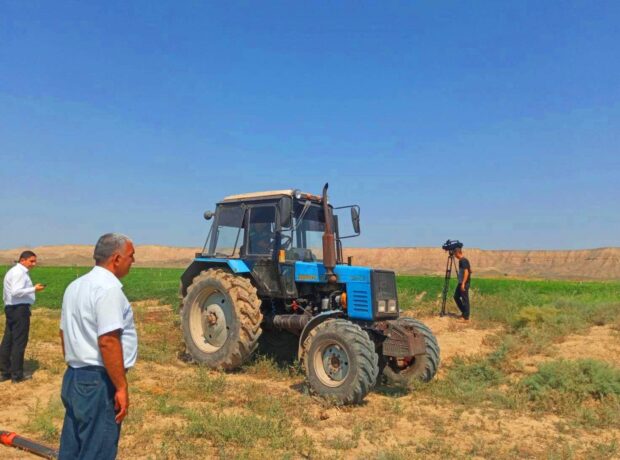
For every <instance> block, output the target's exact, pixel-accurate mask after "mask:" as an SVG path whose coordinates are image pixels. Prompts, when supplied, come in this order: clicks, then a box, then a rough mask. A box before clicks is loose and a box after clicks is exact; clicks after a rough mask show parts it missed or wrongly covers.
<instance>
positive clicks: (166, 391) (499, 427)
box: [0, 302, 620, 459]
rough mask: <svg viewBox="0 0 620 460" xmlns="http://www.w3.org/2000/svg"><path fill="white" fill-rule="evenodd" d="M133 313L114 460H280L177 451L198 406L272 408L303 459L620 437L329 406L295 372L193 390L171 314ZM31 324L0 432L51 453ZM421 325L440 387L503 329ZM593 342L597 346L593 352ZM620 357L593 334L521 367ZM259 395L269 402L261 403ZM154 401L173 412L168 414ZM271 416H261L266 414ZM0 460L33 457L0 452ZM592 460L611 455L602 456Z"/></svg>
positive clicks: (407, 410) (36, 322) (49, 385)
mask: <svg viewBox="0 0 620 460" xmlns="http://www.w3.org/2000/svg"><path fill="white" fill-rule="evenodd" d="M134 310H135V311H136V317H137V320H138V328H139V333H140V338H141V351H140V353H141V356H140V360H139V362H138V365H137V366H136V369H134V370H133V371H132V372H131V375H130V385H131V396H132V407H131V412H130V416H129V419H128V422H127V423H126V425H124V427H123V436H122V440H121V446H120V452H119V458H121V459H140V458H279V457H277V456H274V455H275V454H273V453H271V452H270V451H269V449H266V448H262V447H260V444H257V445H256V446H254V445H252V443H249V444H248V445H243V446H241V447H238V446H237V447H236V448H234V449H233V450H232V451H230V452H227V451H226V450H222V449H223V448H222V447H221V446H220V447H215V446H214V447H213V449H211V450H209V449H210V448H209V447H207V450H206V451H205V450H204V449H203V450H199V451H193V450H192V448H190V447H188V446H183V436H185V434H184V433H187V430H186V428H187V421H186V420H184V419H183V418H182V417H181V416H180V415H179V414H178V413H177V412H175V410H174V404H181V405H183V406H184V407H185V408H186V409H187V408H189V409H191V408H194V407H199V406H200V404H201V403H202V402H205V401H207V402H208V403H209V404H210V405H211V406H210V407H214V408H215V409H214V410H216V411H220V413H222V414H231V413H232V414H234V413H237V412H244V411H247V410H249V408H254V409H256V408H257V407H261V406H260V405H261V404H264V403H265V401H269V404H272V405H273V404H275V405H276V406H277V407H278V408H279V410H283V411H284V412H285V413H286V414H288V420H289V421H290V426H291V429H292V432H293V433H295V436H294V438H293V439H291V440H290V442H291V443H295V442H302V441H298V439H299V440H304V441H303V442H305V443H306V444H307V445H308V446H309V447H308V450H307V452H305V451H303V449H302V450H298V451H297V453H295V454H291V455H288V456H285V457H282V458H334V459H341V458H342V459H357V458H382V459H401V458H446V457H453V458H586V457H590V456H591V453H592V452H596V448H597V446H599V445H604V444H605V443H613V442H618V440H620V432H619V431H618V430H616V429H611V428H610V429H596V430H592V429H589V430H585V429H582V428H574V427H571V426H570V424H569V423H568V421H567V420H563V419H562V418H561V417H558V416H555V415H551V414H543V413H536V414H534V413H530V412H523V413H521V412H515V411H508V410H500V409H496V408H492V407H485V406H484V405H480V406H475V407H471V406H458V405H454V404H450V403H448V402H446V401H442V400H439V399H434V398H433V397H429V396H420V395H418V394H416V393H415V391H414V392H403V391H394V390H392V389H389V388H384V387H380V388H378V389H376V391H374V392H373V393H371V394H370V395H369V396H368V397H367V399H366V401H365V403H364V404H363V405H361V406H356V407H332V406H330V405H328V404H326V403H325V402H324V401H322V400H320V399H319V398H316V397H313V396H308V395H306V394H305V391H304V383H303V382H304V379H303V376H302V375H299V374H295V375H288V374H287V373H286V372H281V371H278V370H277V369H275V370H274V369H273V368H272V367H270V366H268V365H267V366H265V365H264V363H260V362H259V363H258V364H255V365H252V366H249V367H247V368H244V369H243V370H242V371H240V372H237V373H227V374H222V373H219V372H213V371H207V372H208V374H207V375H206V376H204V375H203V377H202V379H203V380H201V381H202V382H206V384H208V385H214V384H217V382H219V381H221V382H225V386H222V389H221V390H218V389H216V390H209V388H207V386H203V387H202V388H196V387H195V385H194V386H192V385H193V382H195V381H196V380H197V379H199V378H200V374H199V372H200V370H199V369H198V368H197V367H196V366H194V365H191V364H187V363H185V362H182V361H180V360H178V359H177V358H176V351H177V350H178V342H179V341H180V335H179V332H178V329H177V328H174V327H171V326H172V325H173V324H174V319H175V315H174V314H173V312H172V310H171V308H170V307H169V306H162V305H158V304H157V303H156V302H140V303H137V304H136V305H134ZM32 321H33V332H32V340H31V342H30V344H29V346H28V351H27V359H28V368H29V369H30V370H31V371H33V372H34V373H33V380H32V381H30V382H27V383H23V384H20V385H19V386H15V385H13V384H11V383H10V382H5V383H0V401H2V404H1V405H0V429H4V430H12V431H17V432H19V433H21V434H23V435H25V436H27V437H31V438H33V439H47V443H48V444H51V445H53V444H55V443H56V442H57V441H56V440H57V437H58V429H59V427H60V421H61V417H62V408H61V406H60V401H59V394H60V384H61V378H62V372H63V370H64V364H63V362H62V358H61V351H60V349H59V345H58V343H57V339H56V337H57V334H56V331H57V325H58V311H52V310H45V309H40V310H35V311H34V313H33V317H32ZM424 321H425V323H426V324H428V325H429V326H430V327H431V329H432V330H433V331H434V332H435V334H436V335H437V338H438V341H439V344H440V347H441V357H442V365H443V366H444V367H443V368H442V370H441V371H440V372H439V374H438V377H437V378H438V379H442V378H444V370H443V369H445V367H446V365H449V363H450V362H451V361H452V360H454V359H455V358H457V357H466V356H473V355H484V354H486V353H488V352H490V351H491V349H492V343H493V339H494V337H495V336H496V335H497V334H498V333H500V332H501V331H500V330H499V329H480V328H477V327H476V324H475V323H474V324H471V325H463V324H460V323H457V322H455V321H454V320H453V319H452V318H448V317H445V318H438V317H432V318H425V319H424ZM595 341H596V342H597V343H598V345H596V346H594V345H592V344H593V343H595ZM601 345H602V346H601ZM619 352H620V340H618V335H617V332H615V331H612V330H611V329H609V328H607V327H594V328H592V329H591V330H590V331H589V332H588V333H587V334H582V335H575V336H570V337H568V338H567V339H566V340H564V341H563V342H561V343H559V344H557V345H555V346H554V347H553V348H552V349H549V350H547V351H546V352H545V355H544V356H536V357H531V359H530V361H531V362H524V363H523V364H524V365H526V366H527V365H531V366H534V365H535V364H536V363H537V362H540V361H541V360H545V359H549V358H551V357H563V356H565V357H571V358H574V357H596V358H599V359H602V360H606V361H608V362H610V363H611V364H614V365H616V366H618V365H620V361H619V360H620V358H619V357H620V353H619ZM205 378H206V380H204V379H205ZM216 388H219V387H217V385H216ZM261 393H265V394H266V395H267V396H266V397H267V398H268V399H264V397H263V399H260V397H261V396H260V394H261ZM257 398H258V399H257ZM162 401H165V402H166V403H165V404H169V405H170V406H167V407H168V409H166V408H165V407H163V406H162ZM154 406H158V407H159V409H157V410H155V409H154ZM269 410H271V409H268V410H267V411H266V412H264V413H265V414H267V417H269V415H268V414H269V413H270V412H269ZM261 413H263V412H261ZM46 433H47V435H46ZM172 438H174V439H172ZM297 438H298V439H297ZM193 442H198V443H199V442H201V441H200V440H198V441H196V440H193ZM203 447H204V446H203ZM198 452H200V453H198ZM205 452H207V454H205ZM605 452H606V451H605ZM0 458H3V459H26V458H35V457H33V456H31V455H29V454H26V453H21V452H18V451H16V450H12V449H9V448H7V447H3V446H0ZM598 458H611V457H610V456H605V454H603V455H601V456H599V457H598Z"/></svg>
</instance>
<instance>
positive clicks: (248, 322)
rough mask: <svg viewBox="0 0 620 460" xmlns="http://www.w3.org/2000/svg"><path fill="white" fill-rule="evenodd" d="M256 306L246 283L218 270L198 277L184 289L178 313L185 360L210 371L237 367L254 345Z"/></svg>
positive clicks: (253, 290) (253, 291)
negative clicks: (210, 369) (184, 294)
mask: <svg viewBox="0 0 620 460" xmlns="http://www.w3.org/2000/svg"><path fill="white" fill-rule="evenodd" d="M260 305H261V301H260V299H259V298H258V296H257V295H256V288H255V287H254V286H252V283H250V281H249V280H248V279H246V278H242V277H240V276H235V275H233V274H232V273H230V272H228V271H225V270H222V269H214V268H212V269H209V270H207V271H203V272H202V273H200V274H199V275H198V276H196V277H195V278H194V280H193V281H192V284H191V285H190V286H189V287H188V288H187V294H186V296H185V298H184V299H183V310H182V312H181V329H182V330H183V340H184V341H185V346H186V349H187V354H188V355H189V357H191V359H192V360H193V361H195V362H197V363H200V364H204V365H206V366H209V367H211V368H214V369H216V368H221V369H226V370H232V369H236V368H238V367H240V366H241V365H242V364H243V363H244V362H246V361H247V360H248V358H250V357H251V355H252V353H253V352H254V350H256V347H257V345H258V338H259V337H260V334H261V328H260V324H261V321H262V319H263V315H262V314H261V311H260ZM222 318H223V320H222ZM209 319H212V320H213V321H215V323H212V322H210V321H209Z"/></svg>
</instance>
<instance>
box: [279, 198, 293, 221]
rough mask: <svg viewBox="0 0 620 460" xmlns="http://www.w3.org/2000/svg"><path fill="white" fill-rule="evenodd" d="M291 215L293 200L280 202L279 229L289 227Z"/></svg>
mask: <svg viewBox="0 0 620 460" xmlns="http://www.w3.org/2000/svg"><path fill="white" fill-rule="evenodd" d="M292 213H293V200H292V199H291V198H289V197H285V198H282V199H281V200H280V228H289V227H290V226H291V215H292Z"/></svg>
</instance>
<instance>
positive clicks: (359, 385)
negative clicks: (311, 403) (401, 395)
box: [303, 319, 379, 404]
mask: <svg viewBox="0 0 620 460" xmlns="http://www.w3.org/2000/svg"><path fill="white" fill-rule="evenodd" d="M303 359H304V366H305V369H306V377H307V379H308V383H309V384H310V387H311V388H312V390H313V391H314V392H315V393H317V394H318V395H320V396H323V397H326V398H328V399H331V400H333V401H334V402H335V403H337V404H357V403H360V402H361V401H362V400H363V399H364V397H365V396H366V395H367V394H368V392H369V391H370V390H371V389H372V388H373V386H374V385H375V382H376V381H377V375H378V374H379V363H378V361H379V357H378V355H377V353H376V352H375V344H374V343H373V341H372V340H371V339H370V337H369V336H368V334H367V333H366V332H365V331H364V330H362V328H361V327H359V326H358V325H357V324H353V323H351V322H350V321H347V320H345V319H330V320H327V321H325V322H323V323H321V324H319V325H318V326H316V327H315V328H314V329H312V330H311V331H310V333H309V335H308V337H307V338H306V340H305V341H304V357H303Z"/></svg>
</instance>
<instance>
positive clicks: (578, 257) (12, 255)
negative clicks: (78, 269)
mask: <svg viewBox="0 0 620 460" xmlns="http://www.w3.org/2000/svg"><path fill="white" fill-rule="evenodd" d="M23 249H24V248H16V249H10V250H0V264H2V265H6V264H10V263H12V262H13V261H14V260H15V259H16V258H17V256H18V255H19V253H20V252H21V251H22V250H23ZM92 249H93V248H92V246H79V245H66V246H40V247H37V248H34V249H33V250H34V251H35V252H36V253H37V255H38V256H39V262H40V263H41V264H43V265H48V266H49V265H92V263H93V261H92ZM197 251H199V249H198V248H179V247H170V246H152V245H151V246H138V247H137V248H136V266H142V267H185V266H186V265H187V264H188V263H189V261H190V260H191V259H192V258H193V257H194V254H195V253H196V252H197ZM466 255H467V257H468V258H469V260H470V261H471V263H472V269H473V272H474V276H512V277H526V278H549V279H562V278H563V279H582V280H588V279H602V280H605V279H616V280H617V279H620V248H601V249H586V250H575V251H488V250H483V249H466ZM347 256H353V263H354V264H356V265H368V266H373V267H377V268H389V269H393V270H396V272H398V273H403V274H404V273H408V274H429V275H432V274H434V275H442V274H443V273H444V270H445V264H446V253H445V252H444V251H442V250H441V249H436V248H371V249H362V248H350V249H346V250H345V257H347Z"/></svg>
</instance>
